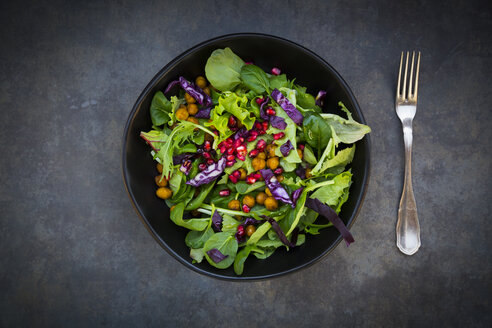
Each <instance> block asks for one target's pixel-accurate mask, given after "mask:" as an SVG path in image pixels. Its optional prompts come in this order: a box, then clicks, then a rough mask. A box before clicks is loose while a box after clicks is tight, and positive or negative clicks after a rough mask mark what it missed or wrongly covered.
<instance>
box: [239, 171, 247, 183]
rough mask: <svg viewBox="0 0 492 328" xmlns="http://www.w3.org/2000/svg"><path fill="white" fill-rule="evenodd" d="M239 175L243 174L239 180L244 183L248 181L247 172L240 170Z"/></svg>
mask: <svg viewBox="0 0 492 328" xmlns="http://www.w3.org/2000/svg"><path fill="white" fill-rule="evenodd" d="M239 173H241V176H240V177H239V180H241V181H244V180H246V170H245V169H243V168H240V169H239Z"/></svg>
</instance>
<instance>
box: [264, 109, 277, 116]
mask: <svg viewBox="0 0 492 328" xmlns="http://www.w3.org/2000/svg"><path fill="white" fill-rule="evenodd" d="M266 114H267V115H270V116H275V114H277V112H275V109H273V108H272V107H267V109H266Z"/></svg>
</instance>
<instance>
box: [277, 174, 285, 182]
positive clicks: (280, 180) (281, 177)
mask: <svg viewBox="0 0 492 328" xmlns="http://www.w3.org/2000/svg"><path fill="white" fill-rule="evenodd" d="M277 180H278V182H282V181H284V176H283V175H282V174H280V175H277Z"/></svg>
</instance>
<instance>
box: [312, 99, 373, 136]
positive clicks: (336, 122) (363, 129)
mask: <svg viewBox="0 0 492 328" xmlns="http://www.w3.org/2000/svg"><path fill="white" fill-rule="evenodd" d="M338 105H339V106H340V107H341V109H342V110H343V111H344V112H345V113H346V114H347V117H348V119H344V118H342V117H340V116H338V115H335V114H321V117H322V118H323V119H324V121H325V122H326V123H327V124H328V125H330V126H331V127H333V130H334V131H335V133H336V134H337V136H338V138H339V139H340V141H341V142H343V143H346V144H352V143H355V142H357V141H359V140H360V139H362V138H363V137H364V135H366V134H367V133H369V132H371V128H370V127H368V126H367V125H364V124H360V123H358V122H356V121H355V120H354V119H353V118H352V114H351V113H350V111H349V110H348V109H347V107H345V105H344V104H343V103H342V102H339V103H338Z"/></svg>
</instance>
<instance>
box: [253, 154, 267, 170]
mask: <svg viewBox="0 0 492 328" xmlns="http://www.w3.org/2000/svg"><path fill="white" fill-rule="evenodd" d="M251 165H252V166H253V169H254V170H255V171H258V170H263V169H264V168H265V165H266V163H265V160H264V159H261V158H258V157H255V158H253V160H252V161H251Z"/></svg>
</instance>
